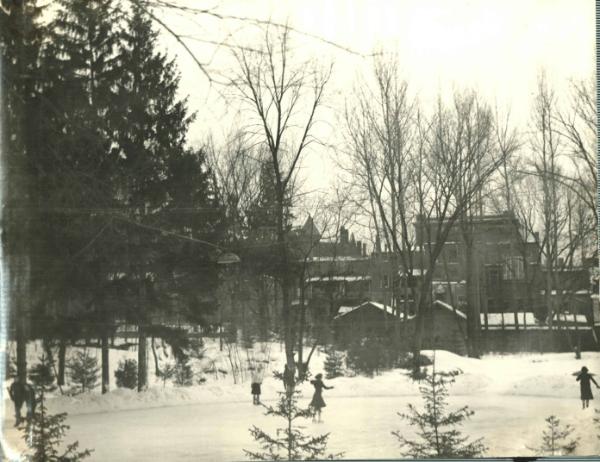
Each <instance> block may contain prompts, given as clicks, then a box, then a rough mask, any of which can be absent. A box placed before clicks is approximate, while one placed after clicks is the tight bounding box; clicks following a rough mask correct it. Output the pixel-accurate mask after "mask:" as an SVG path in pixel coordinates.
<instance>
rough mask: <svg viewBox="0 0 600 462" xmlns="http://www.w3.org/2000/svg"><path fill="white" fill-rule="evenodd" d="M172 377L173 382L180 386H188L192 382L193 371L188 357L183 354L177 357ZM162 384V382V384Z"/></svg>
mask: <svg viewBox="0 0 600 462" xmlns="http://www.w3.org/2000/svg"><path fill="white" fill-rule="evenodd" d="M173 378H174V380H175V384H176V385H179V386H180V387H189V386H191V385H193V383H194V372H193V371H192V366H191V365H190V364H189V357H188V356H187V355H183V356H181V357H179V358H177V362H176V363H175V371H174V372H173ZM163 386H164V384H163Z"/></svg>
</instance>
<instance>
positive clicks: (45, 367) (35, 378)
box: [29, 354, 56, 391]
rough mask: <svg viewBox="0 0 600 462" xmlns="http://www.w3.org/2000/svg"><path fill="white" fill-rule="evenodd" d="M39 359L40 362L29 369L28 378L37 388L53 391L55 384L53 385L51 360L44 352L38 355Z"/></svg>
mask: <svg viewBox="0 0 600 462" xmlns="http://www.w3.org/2000/svg"><path fill="white" fill-rule="evenodd" d="M39 361H40V362H39V363H37V364H36V365H35V366H33V367H32V368H31V370H30V371H29V380H31V381H32V382H33V384H34V385H35V386H36V387H37V388H43V389H44V390H46V391H53V390H54V389H55V388H56V386H55V385H54V372H53V370H52V362H51V361H50V358H49V357H48V356H47V355H45V354H42V356H40V358H39Z"/></svg>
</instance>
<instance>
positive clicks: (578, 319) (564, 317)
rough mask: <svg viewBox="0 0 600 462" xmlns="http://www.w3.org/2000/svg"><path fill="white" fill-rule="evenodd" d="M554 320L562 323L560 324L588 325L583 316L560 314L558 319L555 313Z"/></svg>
mask: <svg viewBox="0 0 600 462" xmlns="http://www.w3.org/2000/svg"><path fill="white" fill-rule="evenodd" d="M554 320H555V321H562V322H576V323H578V324H587V323H588V320H587V318H586V317H585V315H583V314H573V313H564V314H561V315H560V317H559V315H558V313H557V314H555V315H554Z"/></svg>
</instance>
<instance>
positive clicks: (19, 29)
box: [0, 0, 44, 381]
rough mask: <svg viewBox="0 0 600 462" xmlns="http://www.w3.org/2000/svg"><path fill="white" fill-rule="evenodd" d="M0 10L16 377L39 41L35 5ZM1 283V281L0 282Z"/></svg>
mask: <svg viewBox="0 0 600 462" xmlns="http://www.w3.org/2000/svg"><path fill="white" fill-rule="evenodd" d="M1 6H2V10H0V78H1V80H0V123H1V127H0V136H1V138H0V146H1V147H2V149H1V151H0V152H1V153H2V157H1V163H2V169H1V171H2V176H3V178H2V185H3V187H2V193H1V194H2V203H3V204H2V205H3V208H2V217H1V220H2V222H1V225H2V246H3V258H2V260H3V261H2V264H3V266H4V271H5V274H7V275H8V286H7V287H5V289H6V290H7V298H6V299H7V300H9V303H10V306H9V314H10V316H11V318H12V319H11V321H12V323H13V324H14V325H15V328H16V329H15V331H16V341H17V372H18V376H19V378H20V380H22V381H24V380H26V377H27V361H26V344H27V339H28V336H29V322H30V313H31V309H32V302H33V300H34V296H33V293H32V288H33V287H35V285H33V284H32V283H31V276H32V275H31V268H32V267H34V266H35V262H33V261H32V258H34V256H35V253H36V250H37V242H38V241H37V239H36V237H37V233H36V229H37V226H36V224H37V223H38V222H39V214H38V209H36V208H35V205H36V202H37V198H36V192H37V190H36V181H35V177H34V175H33V169H32V165H33V163H34V162H33V159H34V157H35V155H36V153H35V150H36V149H37V148H38V146H37V140H38V139H39V134H38V133H37V126H36V125H35V124H32V123H31V120H32V119H33V116H34V115H35V113H36V108H37V105H38V102H39V87H40V73H39V54H40V49H41V46H42V43H43V39H44V28H43V27H42V26H41V23H40V15H41V12H42V9H41V8H40V6H38V3H37V1H35V0H22V1H15V0H13V1H10V0H2V2H1ZM3 282H4V281H3Z"/></svg>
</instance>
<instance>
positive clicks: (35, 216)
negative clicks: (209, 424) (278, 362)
mask: <svg viewBox="0 0 600 462" xmlns="http://www.w3.org/2000/svg"><path fill="white" fill-rule="evenodd" d="M161 3H162V2H148V1H135V0H132V1H130V2H125V3H124V2H116V1H114V0H91V1H84V0H69V1H67V0H61V1H59V2H57V3H56V8H55V9H54V10H53V11H52V12H50V13H49V14H48V16H47V17H49V18H51V19H50V20H47V21H46V22H44V21H42V19H41V15H42V8H41V7H40V6H39V5H38V2H37V1H35V0H27V1H22V2H8V1H3V11H2V12H1V14H0V21H1V22H0V27H1V30H0V46H1V50H2V59H3V61H2V62H3V72H2V109H3V113H4V114H6V116H5V117H4V119H3V130H2V134H3V135H2V136H3V139H2V141H3V145H4V146H6V147H7V149H5V150H3V152H4V159H3V161H4V165H6V166H8V168H6V169H5V172H8V174H7V176H6V181H4V185H5V188H4V190H3V200H4V202H5V204H6V207H5V210H4V214H3V224H5V225H6V226H5V227H4V231H3V240H4V241H3V242H4V249H5V255H6V256H7V262H8V267H9V268H10V272H9V278H10V284H9V290H10V292H11V294H10V297H9V298H10V299H11V300H12V302H11V303H12V307H11V312H12V313H13V319H14V322H13V324H12V325H13V326H14V328H15V333H16V336H17V339H18V341H17V369H18V371H19V375H22V376H23V377H25V375H24V374H25V369H26V365H25V350H24V345H25V343H26V340H27V338H28V337H38V338H39V337H45V338H51V339H53V340H55V341H56V342H57V343H58V352H59V354H58V367H57V370H58V375H59V383H61V379H60V376H61V375H62V374H64V353H65V345H66V343H68V342H70V341H74V340H76V339H81V338H99V339H100V343H101V345H102V351H103V354H102V383H103V390H104V391H106V390H107V389H108V381H109V378H108V348H109V343H110V342H109V340H110V337H111V336H112V335H113V334H114V331H115V327H116V325H117V323H118V322H119V321H128V322H130V323H132V324H135V325H136V326H137V330H138V352H139V357H138V388H139V389H140V390H141V389H143V388H144V387H145V386H146V384H147V364H146V357H147V351H146V344H147V339H148V338H149V337H155V336H164V337H167V338H168V337H169V333H168V332H167V330H168V329H166V330H165V329H164V328H158V327H157V324H158V323H159V319H158V318H165V317H168V316H170V315H171V314H173V313H178V314H179V315H183V316H185V317H187V319H189V320H190V321H192V322H194V323H201V322H203V315H204V314H206V313H207V312H209V311H210V309H211V307H214V306H215V305H216V301H215V294H214V289H215V288H216V287H217V286H218V285H219V280H218V274H219V267H218V265H217V263H216V262H217V260H218V255H219V253H220V252H221V250H222V248H223V247H225V248H227V249H228V250H231V251H234V252H235V253H236V254H239V255H240V256H241V261H242V265H241V266H242V271H241V272H239V273H238V274H237V275H236V277H237V278H239V279H240V280H242V281H243V284H240V283H239V282H237V283H234V285H233V286H232V288H231V289H230V290H229V292H230V293H231V294H232V295H231V301H230V302H231V305H237V304H238V303H237V302H238V301H240V299H242V298H244V297H242V296H240V294H239V293H237V292H239V286H240V285H244V286H246V288H245V289H244V290H248V289H247V287H248V286H252V287H254V288H256V294H257V296H258V297H259V298H261V297H262V298H261V299H259V300H258V301H257V303H256V307H258V309H259V311H260V310H265V307H267V306H268V305H270V304H271V305H273V306H275V307H276V309H277V323H276V324H275V327H277V329H278V332H279V334H280V335H281V338H282V339H283V341H284V344H285V353H286V362H287V366H288V369H289V370H290V371H291V372H292V373H294V372H295V371H296V369H297V367H298V365H300V367H301V368H304V363H305V361H304V359H303V357H302V351H303V348H302V345H303V341H304V337H305V335H306V326H305V324H306V321H305V316H304V314H305V313H304V309H305V308H304V306H305V305H304V300H303V294H304V290H303V289H304V280H305V278H306V275H307V273H306V268H307V266H306V264H307V259H306V255H307V253H306V246H305V245H304V246H303V245H300V246H298V243H297V242H296V241H295V240H294V233H293V231H292V224H293V220H294V219H295V218H297V217H296V216H295V212H294V211H295V210H297V208H298V206H299V204H300V202H301V197H302V195H301V192H302V187H301V182H302V179H303V178H302V175H301V170H300V167H301V165H302V162H303V160H305V159H306V155H307V152H308V150H309V149H310V148H311V145H314V144H315V142H316V141H317V136H316V133H317V131H316V128H315V125H316V124H317V122H318V121H319V117H320V114H321V112H320V111H322V110H323V108H324V97H325V94H326V89H327V86H328V84H329V80H330V77H331V73H332V69H331V67H325V68H323V67H320V66H317V65H315V63H314V62H313V61H311V60H309V61H301V62H299V61H298V60H296V59H295V58H296V56H294V53H293V50H292V47H291V45H290V41H291V31H292V30H293V29H291V28H289V27H286V26H280V25H273V24H268V25H265V27H264V28H263V32H264V37H263V38H262V41H261V43H262V45H260V46H256V47H246V46H231V47H229V48H230V50H232V57H233V61H234V68H235V71H234V72H231V73H229V74H228V75H229V76H228V78H227V82H224V83H225V84H226V87H225V88H226V89H227V92H228V94H230V95H231V96H232V97H233V98H235V99H236V101H238V102H239V103H240V104H241V107H242V109H243V114H244V117H245V121H246V122H245V126H244V127H242V128H241V129H240V130H239V132H236V133H235V135H232V136H231V137H230V138H229V139H228V140H227V141H226V143H224V144H223V145H222V146H221V145H220V146H217V147H215V146H214V145H213V146H208V147H207V149H205V150H198V149H193V148H190V146H189V143H188V140H187V135H188V130H189V128H190V124H191V122H192V120H193V114H191V113H190V112H189V111H188V108H187V104H186V100H185V99H180V98H179V97H178V93H177V92H178V85H179V76H178V74H177V71H176V67H175V63H174V61H173V60H171V59H170V58H168V57H167V56H166V55H165V54H164V53H162V52H160V51H159V47H158V32H157V30H156V28H155V26H157V25H158V26H160V27H162V28H164V29H165V30H166V31H167V32H169V33H171V35H173V36H175V38H176V39H178V40H180V39H181V36H179V35H177V32H176V31H174V30H172V29H170V28H168V27H165V26H166V25H165V24H164V23H163V22H162V21H160V19H159V18H158V17H157V15H155V14H154V13H153V10H152V9H151V7H152V6H161V5H160V4H161ZM169 5H170V4H168V3H165V4H163V5H162V7H164V8H170V7H172V6H169ZM186 11H187V10H181V12H183V13H185V12H186ZM189 11H192V10H189ZM189 11H188V12H189ZM196 13H198V12H195V13H194V14H196ZM180 43H181V42H180ZM185 50H186V51H187V52H190V50H189V48H187V47H185ZM202 70H203V71H205V69H203V68H202ZM373 77H374V78H373V79H366V80H365V82H363V83H361V85H360V87H358V89H357V90H356V92H355V94H353V95H351V96H350V97H349V98H348V99H347V108H346V111H345V113H344V121H345V130H344V133H345V141H346V142H345V148H346V149H345V151H346V152H345V153H344V155H342V156H341V159H342V160H341V161H340V164H341V166H342V167H343V168H344V170H345V171H346V172H348V173H349V174H350V175H349V176H348V186H349V187H348V188H347V190H346V194H347V197H349V196H350V195H353V196H354V197H357V200H355V201H354V203H353V204H352V205H353V206H354V207H356V208H357V209H358V210H359V215H362V217H363V218H365V222H368V224H369V226H368V227H369V230H370V232H371V235H372V237H373V239H372V241H373V243H378V242H384V243H385V245H386V248H388V249H390V250H391V255H392V260H393V261H392V270H393V274H398V273H402V274H404V275H405V276H406V277H405V278H404V279H403V281H409V280H411V278H412V276H413V275H415V274H416V272H417V270H418V271H419V274H420V275H422V276H423V277H422V281H421V283H420V284H418V285H411V284H408V283H404V284H403V285H402V286H401V287H394V284H396V278H392V279H391V281H390V282H391V284H392V288H391V291H392V293H394V294H395V295H394V296H393V297H392V301H391V303H392V306H393V308H394V309H395V310H396V312H397V313H401V312H403V313H404V315H407V314H408V310H409V309H414V310H415V313H416V322H415V323H414V325H415V329H416V331H415V332H414V336H413V338H414V343H413V346H412V349H413V350H414V351H413V357H414V358H418V357H419V354H418V352H419V350H420V349H421V346H422V342H423V336H424V331H425V329H426V326H425V319H426V314H427V310H428V307H429V305H430V301H431V300H430V297H431V294H430V286H431V282H432V278H433V276H434V272H433V269H434V267H435V266H436V264H437V262H438V261H439V259H440V258H441V256H442V253H443V248H444V244H445V241H446V239H447V236H448V235H449V233H450V230H451V229H452V228H453V227H459V228H460V230H461V236H462V238H463V241H464V242H463V243H464V249H465V258H466V260H467V262H471V263H473V261H474V260H473V259H474V258H475V256H474V251H473V220H474V218H475V217H477V216H478V215H481V214H483V213H484V212H486V211H490V210H494V209H500V210H505V209H508V210H515V211H516V212H517V213H518V215H519V218H520V219H521V221H522V222H523V223H525V225H526V228H527V233H529V234H533V231H534V230H541V232H540V233H539V236H540V237H539V239H538V241H537V242H538V244H539V247H540V251H541V253H542V255H543V257H544V262H545V265H546V271H545V273H544V274H545V276H546V279H547V280H546V291H545V293H546V297H547V306H548V307H549V312H548V315H549V317H550V319H552V316H553V314H554V312H555V308H554V307H552V306H551V304H552V302H551V300H550V294H551V287H555V286H556V280H555V279H556V276H555V273H556V269H557V268H558V266H559V262H560V264H570V265H573V264H574V262H575V261H577V258H578V257H579V259H583V258H585V257H588V256H590V255H591V250H590V243H592V242H593V237H592V234H593V233H592V232H591V230H592V229H593V225H594V224H596V223H597V214H596V211H595V196H594V195H593V193H591V192H590V191H591V189H589V187H590V186H593V185H595V184H596V183H595V182H596V180H595V173H596V170H595V168H596V167H595V162H594V161H593V156H594V153H595V145H594V143H595V105H594V104H593V96H592V95H593V91H592V87H591V86H589V85H587V84H583V83H582V84H580V83H574V84H573V91H574V93H573V95H572V97H571V98H570V100H571V101H572V103H573V104H572V107H571V108H569V109H564V110H563V109H560V108H558V106H557V103H556V101H555V96H554V94H553V93H552V91H551V89H549V87H548V85H547V83H546V82H545V80H544V79H543V78H541V79H540V85H539V90H538V94H537V96H536V99H535V105H534V109H533V111H534V114H533V116H532V126H531V129H530V130H529V132H528V133H525V132H523V133H521V132H519V131H517V130H516V129H515V128H513V127H511V126H510V120H509V119H508V118H506V119H503V118H502V117H501V116H500V115H499V114H498V111H493V110H492V108H491V107H490V105H489V104H487V103H486V102H485V101H483V100H482V99H481V97H480V96H478V94H477V93H476V92H474V91H463V92H456V93H455V94H454V95H453V96H452V97H451V98H449V99H446V98H443V97H441V96H440V97H439V99H438V100H437V102H436V104H434V106H433V107H432V108H431V109H430V110H425V109H424V108H423V106H422V105H421V104H420V102H419V101H418V100H417V99H416V98H415V97H414V96H412V92H411V89H410V88H409V86H408V84H407V83H406V82H405V81H404V80H403V79H402V78H401V72H400V66H399V64H398V63H397V62H396V61H395V60H393V59H390V58H389V57H388V56H386V55H384V54H378V55H377V56H376V57H375V60H374V73H373ZM525 146H528V147H529V148H530V151H531V152H532V153H533V154H534V155H533V156H532V160H531V161H530V162H529V163H526V162H522V161H518V159H520V158H521V157H523V156H518V155H517V154H519V153H522V152H524V150H525ZM567 160H571V161H572V165H566V164H567ZM498 198H501V199H498ZM528 201H529V202H528ZM340 203H344V204H347V205H348V204H349V203H348V201H347V200H345V199H344V200H342V201H341V202H340ZM433 219H435V220H433ZM419 220H421V222H423V223H433V225H432V226H429V225H427V226H423V227H422V230H421V231H422V233H424V237H423V239H422V241H423V243H424V244H423V246H422V247H421V248H417V247H416V239H415V231H414V228H413V225H414V223H415V222H418V221H419ZM428 220H432V221H428ZM339 224H340V223H339V220H338V222H337V224H334V225H333V226H332V227H333V228H335V229H336V230H337V229H339ZM334 234H335V233H334ZM577 253H579V255H577ZM565 262H566V263H565ZM466 267H467V268H470V273H469V274H467V277H466V285H467V297H466V298H467V316H468V318H467V320H468V322H467V338H468V345H469V353H470V354H471V355H473V356H477V355H478V352H479V345H478V338H477V337H478V332H479V327H480V326H479V310H480V306H479V297H478V291H477V278H478V275H477V274H474V268H475V267H476V265H474V264H467V265H466ZM553 278H554V280H553ZM298 286H300V288H301V291H300V295H301V300H300V309H299V310H295V309H293V307H292V301H293V300H292V299H293V296H294V294H293V290H294V289H295V288H296V287H298ZM236 293H237V299H236ZM395 300H404V302H403V303H400V302H396V301H395ZM409 300H414V307H410V305H409ZM239 305H240V306H239V310H238V307H237V306H236V311H240V312H241V313H246V311H245V310H246V308H245V304H244V303H243V301H242V303H239ZM258 314H259V315H260V316H263V315H264V314H265V313H262V312H261V313H258ZM243 316H245V315H244V314H243ZM30 322H31V323H30ZM260 324H261V326H262V327H263V328H264V327H265V326H269V325H270V323H263V322H261V323H260ZM399 329H400V323H398V330H399ZM263 333H264V334H266V333H265V332H263ZM174 337H176V338H179V337H178V336H177V335H174ZM49 353H52V349H51V348H50V349H49ZM51 360H53V357H52V356H51ZM415 367H418V364H417V360H416V359H415ZM299 375H302V371H300V374H299Z"/></svg>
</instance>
